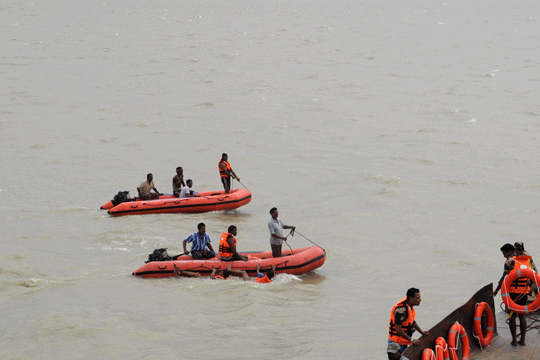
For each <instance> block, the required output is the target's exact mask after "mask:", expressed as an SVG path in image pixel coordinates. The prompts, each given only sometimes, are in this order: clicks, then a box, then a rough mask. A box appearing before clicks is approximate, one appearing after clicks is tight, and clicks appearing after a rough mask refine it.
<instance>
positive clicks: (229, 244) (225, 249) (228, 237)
mask: <svg viewBox="0 0 540 360" xmlns="http://www.w3.org/2000/svg"><path fill="white" fill-rule="evenodd" d="M227 231H228V232H225V233H223V234H222V235H221V239H219V255H220V256H221V260H223V261H233V260H244V261H248V260H249V259H248V257H247V256H245V255H240V254H239V253H238V252H237V251H236V238H235V236H236V234H237V230H236V226H234V225H231V226H229V229H228V230H227Z"/></svg>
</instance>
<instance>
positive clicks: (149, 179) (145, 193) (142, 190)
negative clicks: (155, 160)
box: [137, 174, 163, 200]
mask: <svg viewBox="0 0 540 360" xmlns="http://www.w3.org/2000/svg"><path fill="white" fill-rule="evenodd" d="M152 190H154V191H155V193H153V192H151V191H152ZM137 191H138V192H139V198H140V199H141V200H153V199H159V196H160V195H163V194H162V193H160V192H159V191H158V190H157V189H156V187H155V185H154V175H152V174H148V175H146V181H143V182H142V183H141V185H139V187H138V188H137Z"/></svg>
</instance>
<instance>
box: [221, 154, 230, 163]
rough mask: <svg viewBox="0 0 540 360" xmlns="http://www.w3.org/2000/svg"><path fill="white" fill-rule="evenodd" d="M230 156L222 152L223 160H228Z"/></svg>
mask: <svg viewBox="0 0 540 360" xmlns="http://www.w3.org/2000/svg"><path fill="white" fill-rule="evenodd" d="M228 158H229V156H228V155H227V154H225V153H223V154H221V160H223V161H227V159H228Z"/></svg>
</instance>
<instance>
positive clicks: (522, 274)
mask: <svg viewBox="0 0 540 360" xmlns="http://www.w3.org/2000/svg"><path fill="white" fill-rule="evenodd" d="M518 278H527V279H530V280H532V281H533V282H535V283H536V285H537V286H539V285H540V275H538V274H537V273H536V272H535V271H534V270H533V269H529V268H525V269H517V270H512V271H510V274H508V275H506V277H505V278H504V283H503V286H502V288H501V297H502V300H503V302H504V304H505V305H506V306H507V307H508V308H509V309H510V310H512V311H513V312H515V313H517V314H529V313H533V312H535V311H536V310H538V309H539V308H540V296H537V297H536V300H534V302H533V303H532V304H531V305H525V306H521V305H517V304H516V303H515V302H514V300H512V298H511V297H510V284H512V283H513V282H514V281H515V280H517V279H518Z"/></svg>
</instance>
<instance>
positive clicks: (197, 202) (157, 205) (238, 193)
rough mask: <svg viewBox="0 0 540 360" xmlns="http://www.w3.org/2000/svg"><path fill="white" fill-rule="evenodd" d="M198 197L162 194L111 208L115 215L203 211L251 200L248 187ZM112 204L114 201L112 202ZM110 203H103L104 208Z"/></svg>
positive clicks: (236, 205)
mask: <svg viewBox="0 0 540 360" xmlns="http://www.w3.org/2000/svg"><path fill="white" fill-rule="evenodd" d="M197 195H198V196H197V197H186V198H178V197H176V196H174V195H166V196H161V197H160V198H159V199H156V200H136V201H127V202H123V203H120V204H118V205H116V206H114V207H112V208H110V209H109V214H111V215H113V216H123V215H142V214H163V213H178V212H181V213H201V212H207V211H220V210H232V209H237V208H239V207H240V206H243V205H246V204H247V203H249V202H250V201H251V193H250V192H249V191H248V190H247V189H234V190H231V192H230V193H229V194H225V192H224V191H223V190H222V191H206V192H200V193H197ZM111 204H112V203H111ZM105 206H108V204H105V205H103V206H102V207H101V208H102V209H103V208H104V207H105Z"/></svg>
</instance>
